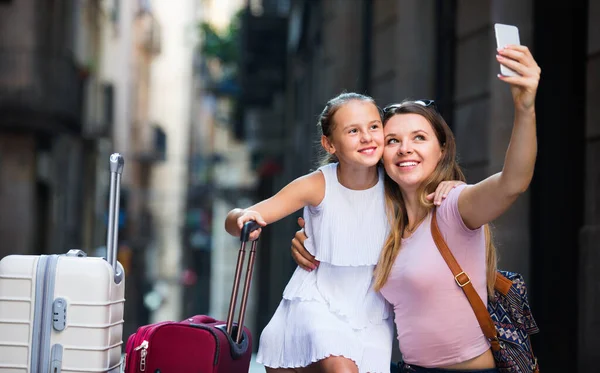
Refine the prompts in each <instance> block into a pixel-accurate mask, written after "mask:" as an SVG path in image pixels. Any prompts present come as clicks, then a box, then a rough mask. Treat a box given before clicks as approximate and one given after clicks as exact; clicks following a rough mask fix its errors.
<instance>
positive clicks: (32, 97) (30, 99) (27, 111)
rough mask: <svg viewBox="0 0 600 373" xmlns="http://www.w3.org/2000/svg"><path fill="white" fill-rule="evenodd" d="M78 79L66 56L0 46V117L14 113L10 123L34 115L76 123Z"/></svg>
mask: <svg viewBox="0 0 600 373" xmlns="http://www.w3.org/2000/svg"><path fill="white" fill-rule="evenodd" d="M81 82H82V75H81V72H80V70H79V69H78V68H77V67H76V66H75V63H74V61H73V59H72V58H71V57H70V56H65V55H56V54H53V53H46V52H43V51H33V50H10V49H8V50H7V49H0V112H1V113H2V115H0V117H3V118H7V113H8V115H10V113H14V114H15V115H14V118H13V122H15V121H16V122H19V118H28V117H31V116H35V117H38V118H46V119H50V122H52V121H58V122H61V125H64V126H66V127H73V126H75V127H77V126H80V122H81V121H80V118H81V107H82V102H83V101H82V97H81V96H82V85H81ZM42 120H44V119H42ZM24 122H26V120H24ZM23 124H24V125H28V124H29V123H23ZM13 125H14V123H13ZM16 125H20V124H19V123H17V124H16Z"/></svg>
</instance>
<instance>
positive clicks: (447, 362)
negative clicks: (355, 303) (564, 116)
mask: <svg viewBox="0 0 600 373" xmlns="http://www.w3.org/2000/svg"><path fill="white" fill-rule="evenodd" d="M497 60H498V61H499V62H500V63H501V64H502V65H504V66H507V67H509V68H511V69H513V70H515V71H517V72H518V73H519V74H520V76H516V77H505V76H500V75H499V76H498V78H499V79H500V80H502V81H504V82H506V83H508V84H510V86H511V93H512V96H513V101H514V106H515V120H514V126H513V132H512V136H511V139H510V145H509V147H508V150H507V153H506V158H505V163H504V167H503V169H502V171H501V172H499V173H497V174H495V175H492V176H490V177H488V178H487V179H485V180H483V181H481V182H479V183H477V184H474V185H461V186H458V187H456V188H454V189H452V190H451V191H450V192H449V193H448V196H447V198H446V200H445V201H444V202H442V203H441V205H440V206H439V207H437V208H436V209H434V208H433V207H434V206H433V205H432V204H431V203H429V202H427V200H426V198H425V196H426V195H428V194H429V193H431V192H433V190H435V188H436V186H437V185H438V184H439V183H440V182H441V181H444V180H461V179H464V177H463V174H462V171H461V170H460V167H459V166H458V165H457V163H456V154H455V153H456V146H455V142H454V137H453V135H452V132H451V130H450V128H449V127H448V125H447V124H446V122H445V121H444V119H443V118H442V117H441V116H440V115H439V113H437V111H436V110H435V108H434V105H431V102H428V101H407V102H403V103H401V104H397V105H390V106H388V107H386V108H385V109H384V121H383V124H384V134H385V142H384V146H385V148H384V154H383V163H384V166H385V170H386V173H387V176H386V181H385V184H386V185H385V193H386V203H387V207H388V208H387V214H388V218H389V220H390V222H391V229H392V231H391V233H390V235H389V236H388V238H387V240H386V243H385V244H384V248H383V250H382V253H381V256H380V258H379V262H378V264H377V268H376V271H375V285H374V288H375V290H380V291H381V293H382V294H383V296H384V297H385V298H386V300H388V302H390V303H391V304H392V305H393V307H394V312H395V322H396V327H397V330H398V340H399V344H400V351H401V352H402V355H403V360H404V362H403V363H402V364H401V367H402V369H403V370H404V371H407V372H445V371H452V372H486V373H488V372H495V371H496V369H495V364H494V359H493V356H492V353H491V350H490V344H489V342H488V341H487V340H486V339H485V337H484V335H483V332H482V331H481V328H480V327H479V324H478V322H477V319H476V318H475V315H474V313H473V311H472V309H471V306H470V305H469V303H468V301H467V299H466V297H465V295H464V294H463V293H462V291H461V289H460V288H459V287H458V286H457V285H456V282H455V279H454V276H452V274H451V272H450V270H449V269H448V267H447V265H446V263H445V262H444V260H443V259H442V257H441V256H440V254H439V252H438V249H437V247H436V246H435V243H434V241H433V238H432V235H431V231H430V230H429V226H430V225H429V223H430V221H431V218H432V214H433V213H435V214H436V218H437V222H438V225H439V228H440V230H441V232H442V235H443V236H444V238H445V239H446V241H447V243H448V245H449V247H450V249H451V250H452V252H453V254H454V256H455V257H456V259H457V260H458V262H459V264H460V265H461V267H462V268H463V269H464V271H465V272H466V273H468V274H469V276H470V279H471V282H472V283H473V284H474V286H475V288H476V290H477V292H478V294H479V296H480V297H481V298H482V300H484V302H486V301H487V295H488V291H489V289H490V288H491V285H492V284H493V278H494V273H495V250H494V248H493V245H492V244H491V241H490V240H489V239H488V238H489V237H488V236H489V235H488V234H487V229H488V228H487V224H488V223H489V222H491V221H492V220H494V219H496V218H497V217H499V216H500V215H501V214H502V213H504V212H505V211H506V210H507V209H508V208H509V207H510V206H511V205H512V204H513V203H514V202H515V200H516V199H517V197H518V196H519V195H520V194H521V193H523V192H524V191H525V190H526V189H527V188H528V186H529V183H530V182H531V178H532V176H533V170H534V165H535V158H536V151H537V139H536V128H535V127H536V120H535V105H534V104H535V95H536V91H537V87H538V82H539V76H540V72H541V71H540V68H539V67H538V66H537V64H536V62H535V60H534V59H533V57H532V56H531V53H530V51H529V49H528V48H527V47H525V46H507V47H505V48H502V49H500V50H499V51H498V55H497ZM297 237H298V235H297ZM292 251H293V255H294V258H295V259H296V260H297V261H298V262H299V264H300V263H305V262H304V260H305V257H308V258H309V260H310V259H311V258H310V256H308V255H306V254H305V253H304V255H302V254H303V250H302V248H301V247H300V246H298V240H295V242H294V246H293V250H292Z"/></svg>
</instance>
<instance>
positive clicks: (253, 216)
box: [237, 210, 267, 241]
mask: <svg viewBox="0 0 600 373" xmlns="http://www.w3.org/2000/svg"><path fill="white" fill-rule="evenodd" d="M249 221H255V222H257V223H258V225H260V226H261V227H264V226H266V225H267V222H265V221H264V219H263V217H262V216H261V215H260V214H259V213H258V212H256V211H252V210H244V212H243V213H242V215H240V217H238V218H237V226H238V228H239V229H240V232H241V231H242V228H244V224H245V223H247V222H249ZM261 231H262V229H260V228H259V229H257V230H255V231H253V232H252V233H250V236H249V241H254V240H256V239H258V237H259V236H260V232H261Z"/></svg>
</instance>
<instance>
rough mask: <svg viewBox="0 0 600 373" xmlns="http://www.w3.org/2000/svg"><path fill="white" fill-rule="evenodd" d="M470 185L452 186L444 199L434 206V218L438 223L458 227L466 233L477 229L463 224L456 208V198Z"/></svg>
mask: <svg viewBox="0 0 600 373" xmlns="http://www.w3.org/2000/svg"><path fill="white" fill-rule="evenodd" d="M469 187H471V185H469V184H461V185H459V186H457V187H455V188H453V189H452V190H451V191H450V192H449V193H448V196H447V197H446V199H444V200H443V201H442V203H441V205H440V206H438V207H437V208H436V218H437V220H438V221H439V222H440V225H444V226H446V227H449V228H458V229H459V230H460V231H463V232H465V233H468V234H472V233H474V232H477V231H479V229H480V228H478V229H470V228H469V227H467V225H466V224H465V222H464V220H463V218H462V216H461V215H460V211H459V209H458V198H459V197H460V194H461V193H462V192H463V191H464V190H465V189H467V188H469Z"/></svg>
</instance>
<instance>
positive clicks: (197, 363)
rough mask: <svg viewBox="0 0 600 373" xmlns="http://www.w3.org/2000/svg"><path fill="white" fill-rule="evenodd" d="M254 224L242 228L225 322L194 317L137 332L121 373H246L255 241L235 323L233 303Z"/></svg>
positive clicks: (128, 341)
mask: <svg viewBox="0 0 600 373" xmlns="http://www.w3.org/2000/svg"><path fill="white" fill-rule="evenodd" d="M258 228H259V226H258V224H256V223H254V222H249V223H246V225H244V229H243V230H242V234H241V236H240V240H241V246H240V251H239V253H238V260H237V266H236V269H235V279H234V282H233V290H232V292H231V301H230V304H229V313H228V314H227V321H226V322H224V321H220V320H216V319H214V318H212V317H210V316H205V315H198V316H193V317H190V318H188V319H186V320H184V321H181V322H174V321H165V322H161V323H156V324H151V325H145V326H142V327H140V328H139V329H138V330H137V332H136V333H134V334H132V335H131V336H130V337H129V339H128V340H127V346H126V350H125V351H126V357H125V370H124V372H125V373H141V372H149V373H248V370H249V368H250V359H251V356H252V336H251V334H250V330H248V328H246V327H243V328H242V330H241V333H240V332H238V327H237V326H238V325H244V316H245V314H246V305H247V301H248V292H249V290H250V282H251V280H252V270H253V269H254V259H255V255H256V244H257V241H253V242H252V248H251V249H250V258H249V260H248V267H247V270H246V279H245V282H244V290H243V293H242V304H241V307H240V313H239V319H238V322H237V324H236V323H234V322H233V314H234V310H235V304H236V300H237V295H238V290H239V285H240V279H241V276H242V267H243V263H244V257H245V255H246V242H247V241H248V236H249V235H250V232H252V231H254V230H256V229H258Z"/></svg>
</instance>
